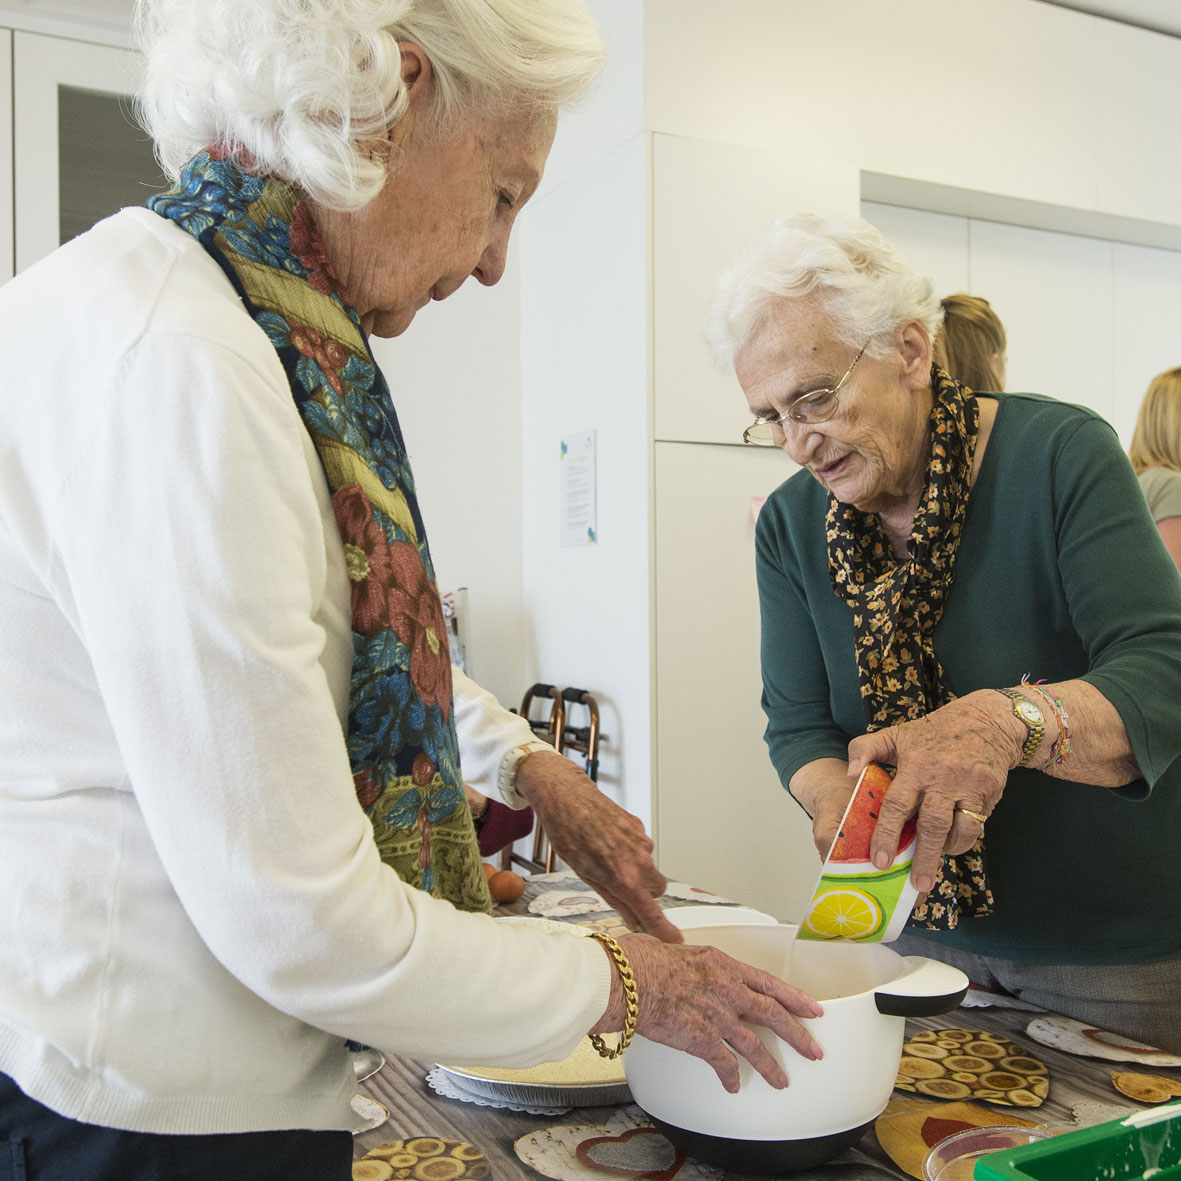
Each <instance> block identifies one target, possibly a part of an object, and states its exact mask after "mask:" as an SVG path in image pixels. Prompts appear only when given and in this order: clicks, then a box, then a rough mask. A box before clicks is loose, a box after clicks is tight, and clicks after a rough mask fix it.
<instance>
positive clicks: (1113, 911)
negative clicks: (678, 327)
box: [710, 214, 1181, 1052]
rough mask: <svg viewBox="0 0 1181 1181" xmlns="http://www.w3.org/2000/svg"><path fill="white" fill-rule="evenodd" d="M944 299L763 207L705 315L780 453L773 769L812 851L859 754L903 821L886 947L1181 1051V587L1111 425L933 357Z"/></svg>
mask: <svg viewBox="0 0 1181 1181" xmlns="http://www.w3.org/2000/svg"><path fill="white" fill-rule="evenodd" d="M939 319H940V309H939V303H938V301H937V300H936V299H935V297H934V296H933V294H932V289H931V284H930V282H929V281H928V280H927V279H925V278H922V277H920V276H919V275H917V274H916V273H915V272H914V271H913V270H912V269H911V268H910V267H909V266H908V265H907V264H906V262H905V261H904V260H903V259H902V258H901V257H900V256H899V255H898V253H897V252H896V251H895V250H894V249H893V248H892V247H891V246H890V245H889V244H888V243H886V242H885V241H884V240H883V239H882V237H881V235H880V234H879V233H878V232H877V230H875V229H874V228H873V227H872V226H870V225H869V224H867V223H865V222H862V221H859V220H845V219H840V218H833V219H828V220H826V219H822V218H819V217H817V216H814V215H810V214H800V215H797V216H794V217H791V218H787V219H784V220H781V221H777V222H776V223H774V224H773V225H772V226H771V228H770V229H769V230H768V231H767V232H766V233H765V234H764V235H763V236H762V237H761V238H760V239H759V240H757V241H756V242H755V243H753V244H752V245H751V246H750V247H749V248H748V249H747V251H746V252H745V253H744V254H743V255H742V256H740V257H739V259H738V260H737V261H736V262H735V263H734V264H733V266H732V267H731V269H730V270H729V271H728V272H727V273H726V275H725V276H724V277H723V279H722V281H721V285H720V289H719V292H718V295H717V297H716V301H715V305H714V307H713V311H712V318H711V322H710V339H711V344H712V345H713V347H714V350H715V353H716V355H717V357H718V359H719V360H720V361H721V362H722V363H723V364H732V365H733V368H734V371H735V372H736V374H737V377H738V380H739V382H740V384H741V386H742V389H743V391H744V393H745V394H746V399H747V402H748V403H749V406H750V409H751V410H752V411H753V412H754V414H755V421H754V423H753V424H752V425H751V426H750V427H748V428H747V430H746V432H745V434H744V439H745V441H746V442H748V443H767V444H770V445H774V446H777V447H779V448H781V449H782V450H783V452H784V453H785V454H786V455H787V457H788V458H789V459H790V460H792V461H793V462H794V463H795V464H798V465H799V467H800V468H801V469H802V470H800V471H798V472H797V473H796V474H794V475H792V476H791V477H790V478H789V479H788V480H787V481H786V482H785V483H783V484H782V485H781V486H780V487H779V488H778V489H777V490H776V491H775V492H774V493H772V495H771V496H770V497H769V498H768V500H767V502H766V504H765V506H764V507H763V509H762V511H761V512H760V515H759V519H758V527H757V533H756V553H757V569H758V582H759V594H760V600H761V612H762V666H763V686H764V693H763V706H764V709H765V711H766V715H767V719H768V725H767V730H766V739H767V743H768V746H769V748H770V754H771V760H772V762H773V763H774V765H775V768H776V770H777V771H778V773H779V776H780V778H781V780H782V782H783V785H784V786H785V787H786V788H787V789H788V790H789V791H790V792H791V793H792V795H793V796H794V797H795V798H796V799H797V800H798V801H799V802H800V803H801V804H802V805H803V806H804V808H805V809H806V810H807V811H808V812H809V814H810V815H811V817H812V822H813V835H814V838H815V843H816V847H817V849H818V850H820V852H821V854H822V855H823V854H824V853H826V852H827V850H828V848H829V846H830V844H831V842H832V840H833V838H834V837H835V835H836V833H837V828H838V825H839V823H840V820H841V817H842V814H843V811H844V808H845V806H846V804H847V802H848V800H849V798H850V795H851V791H852V787H853V784H854V782H855V781H856V778H857V776H858V774H859V772H860V771H861V770H862V768H864V766H865V765H866V764H867V763H869V762H878V763H884V764H888V765H892V766H894V767H895V768H896V776H895V778H894V781H893V785H892V786H891V788H890V790H889V792H888V794H887V795H886V798H885V802H884V804H883V806H882V809H881V815H880V818H879V820H878V822H877V825H876V829H875V833H874V837H873V843H872V848H871V852H872V855H873V858H874V861H875V863H876V864H877V865H879V866H880V867H882V868H884V867H885V866H886V865H887V864H888V863H889V861H890V860H891V859H892V854H893V852H894V851H895V850H896V849H897V846H898V838H899V835H900V832H901V830H902V827H903V824H904V822H906V821H907V820H908V818H909V817H911V816H912V815H917V829H918V842H917V848H916V852H915V855H914V862H913V868H912V880H913V881H914V883H915V885H916V886H917V887H918V889H919V890H920V891H921V892H922V893H923V895H924V897H923V898H922V899H921V900H920V903H919V905H918V906H917V907H916V909H915V912H914V915H913V916H912V921H911V927H910V929H909V933H908V934H907V935H906V936H904V938H903V939H902V940H900V941H899V944H898V947H899V949H900V950H913V951H921V952H923V953H926V954H932V955H935V956H936V957H937V958H941V959H945V960H948V961H950V962H951V963H953V964H955V965H956V966H959V967H961V968H963V969H964V970H965V971H966V972H967V974H968V976H969V978H970V979H973V980H975V981H977V982H978V983H980V984H982V985H985V986H987V987H990V988H993V989H1000V990H1008V991H1010V992H1012V993H1014V994H1016V995H1019V996H1022V997H1024V998H1026V999H1027V1000H1030V1001H1032V1002H1034V1003H1037V1004H1039V1005H1042V1006H1046V1007H1049V1008H1052V1009H1056V1010H1059V1011H1061V1012H1063V1013H1066V1014H1069V1015H1072V1016H1074V1017H1076V1018H1079V1019H1081V1020H1083V1021H1086V1022H1088V1023H1091V1024H1095V1025H1099V1026H1103V1027H1106V1028H1109V1029H1113V1030H1116V1031H1118V1032H1120V1033H1123V1034H1126V1035H1130V1036H1132V1037H1139V1038H1143V1039H1145V1040H1148V1041H1151V1042H1154V1043H1156V1044H1160V1045H1165V1046H1168V1047H1169V1048H1171V1049H1172V1050H1173V1051H1174V1052H1179V1051H1181V958H1179V957H1181V922H1178V915H1181V876H1178V874H1177V872H1176V850H1177V848H1178V846H1179V845H1181V727H1178V725H1177V720H1176V719H1177V715H1176V703H1177V701H1178V700H1181V589H1179V587H1178V582H1177V577H1176V571H1175V569H1173V567H1172V565H1171V563H1170V561H1169V557H1168V554H1167V553H1166V552H1165V550H1164V548H1163V547H1162V545H1161V543H1160V539H1159V537H1157V536H1156V533H1155V530H1154V529H1153V525H1152V521H1151V520H1150V519H1149V516H1148V514H1147V513H1146V512H1145V506H1144V498H1143V497H1142V496H1141V494H1140V490H1139V488H1138V487H1137V484H1136V478H1135V476H1134V474H1133V472H1132V470H1131V467H1130V466H1129V464H1128V462H1127V460H1126V457H1125V456H1124V455H1123V454H1122V452H1121V450H1120V446H1119V442H1118V440H1117V438H1116V435H1115V432H1114V431H1113V430H1112V429H1111V427H1110V426H1109V425H1108V424H1107V423H1106V422H1104V421H1103V420H1102V419H1101V418H1100V417H1099V416H1098V415H1096V414H1094V413H1092V412H1091V411H1089V410H1086V409H1083V408H1082V407H1079V406H1072V405H1068V404H1066V403H1063V402H1058V401H1055V400H1053V399H1051V398H1047V397H1042V396H1039V395H1036V394H1015V393H1009V394H998V393H990V394H987V395H977V394H974V393H973V391H972V390H970V389H968V388H967V387H965V386H963V385H961V384H959V383H958V382H956V381H953V380H952V379H951V378H950V377H949V376H948V375H947V373H946V372H944V371H943V370H941V369H939V368H938V367H936V366H933V365H932V361H931V353H932V339H933V338H934V337H935V335H936V332H937V330H938V325H939Z"/></svg>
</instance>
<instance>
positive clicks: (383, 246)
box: [0, 0, 820, 1181]
mask: <svg viewBox="0 0 1181 1181" xmlns="http://www.w3.org/2000/svg"><path fill="white" fill-rule="evenodd" d="M137 30H138V39H139V42H140V45H141V47H142V49H143V52H144V55H145V64H146V82H145V86H144V91H143V94H142V96H141V109H142V113H143V116H144V118H145V120H146V123H147V125H148V126H149V127H150V129H151V132H152V135H153V138H154V139H155V142H156V145H157V151H158V155H159V157H160V159H161V162H162V163H163V165H164V166H165V168H166V171H167V172H168V174H169V175H170V176H171V177H173V178H174V180H175V184H174V187H173V188H172V189H171V190H169V191H168V192H166V193H163V194H161V195H158V196H155V197H153V198H152V199H151V200H150V202H149V207H148V208H141V209H126V210H123V211H122V212H120V213H118V214H116V215H115V216H114V217H112V218H109V219H107V220H105V221H103V222H101V223H99V224H98V225H97V226H95V227H94V228H93V229H91V230H90V231H89V232H87V233H85V234H83V235H81V236H80V237H77V238H75V239H74V240H73V241H71V242H70V243H69V244H67V245H66V246H63V247H62V248H61V249H59V250H58V251H56V252H55V253H54V254H52V255H50V256H49V257H48V258H46V259H44V260H43V261H42V262H40V263H38V264H37V265H36V266H34V267H32V268H30V269H29V270H27V271H26V272H24V273H23V274H21V275H19V276H18V277H17V278H15V279H14V280H12V281H11V282H10V283H8V284H6V285H5V286H4V287H3V288H2V289H0V347H2V349H3V355H4V358H5V367H4V380H3V383H2V384H0V456H2V459H3V461H2V463H0V618H3V620H4V627H3V629H0V898H2V899H3V906H0V1159H2V1160H3V1161H4V1162H5V1164H6V1165H8V1167H9V1171H10V1172H11V1171H12V1170H15V1172H11V1175H14V1176H24V1175H25V1173H26V1171H27V1172H28V1175H29V1176H30V1177H48V1176H51V1175H52V1176H54V1177H77V1178H86V1179H87V1181H148V1179H149V1178H150V1179H156V1178H159V1177H165V1176H167V1177H200V1178H209V1177H220V1176H225V1177H234V1178H247V1177H248V1178H250V1179H251V1181H278V1179H279V1178H282V1179H283V1181H346V1179H347V1178H348V1177H349V1176H350V1169H351V1159H352V1139H351V1136H350V1129H351V1128H352V1127H353V1124H354V1117H353V1114H352V1111H351V1109H350V1102H349V1101H350V1099H351V1098H352V1095H353V1092H354V1075H353V1070H352V1064H351V1057H350V1053H349V1050H348V1048H347V1047H348V1042H349V1040H350V1039H355V1040H357V1041H362V1042H365V1043H367V1044H368V1045H370V1046H374V1047H377V1048H379V1049H385V1050H391V1051H396V1052H401V1053H406V1054H411V1055H414V1056H416V1057H421V1058H429V1059H431V1060H434V1061H451V1062H479V1063H489V1064H500V1065H506V1066H521V1065H526V1064H529V1063H534V1062H539V1061H552V1060H555V1059H560V1058H562V1057H564V1056H565V1055H567V1054H569V1053H570V1052H571V1051H572V1050H573V1049H574V1047H575V1046H576V1045H577V1044H578V1043H579V1041H580V1040H581V1039H582V1038H583V1037H584V1036H585V1035H586V1034H587V1032H588V1031H591V1032H592V1033H593V1034H594V1035H595V1036H596V1037H597V1036H598V1034H599V1032H600V1031H609V1030H622V1031H623V1034H624V1040H625V1041H626V1040H627V1038H629V1037H630V1035H631V1034H632V1033H634V1032H640V1033H642V1034H644V1035H645V1036H647V1037H649V1038H653V1039H655V1040H657V1041H664V1042H666V1043H668V1044H670V1045H674V1046H677V1047H680V1048H682V1049H685V1050H687V1051H689V1052H691V1053H694V1054H697V1055H699V1056H700V1057H702V1058H704V1059H705V1060H706V1061H707V1062H709V1063H710V1064H711V1065H712V1066H713V1067H714V1069H715V1070H716V1071H717V1072H718V1074H719V1076H720V1077H721V1079H722V1080H723V1082H724V1084H725V1085H726V1086H727V1087H728V1088H729V1089H730V1090H736V1089H737V1087H738V1082H739V1057H742V1058H745V1059H748V1060H749V1062H750V1063H751V1064H752V1066H753V1068H754V1069H756V1070H757V1071H758V1072H759V1073H760V1074H762V1075H763V1076H764V1077H765V1078H766V1079H767V1080H768V1081H769V1082H770V1083H771V1084H772V1085H773V1086H776V1087H781V1086H784V1085H786V1084H787V1077H786V1074H785V1073H784V1071H783V1070H782V1068H781V1067H780V1066H779V1065H778V1064H776V1062H775V1061H774V1060H773V1059H772V1058H771V1056H770V1055H769V1054H768V1053H767V1051H766V1050H765V1049H764V1047H763V1045H762V1043H761V1041H760V1040H759V1038H758V1037H757V1035H756V1034H755V1033H754V1032H753V1031H752V1030H751V1029H750V1028H749V1027H748V1026H747V1025H746V1024H744V1022H745V1021H752V1022H755V1023H757V1024H761V1025H766V1026H769V1027H770V1028H772V1029H774V1030H775V1031H776V1032H777V1033H779V1034H780V1035H781V1036H783V1037H784V1038H786V1039H787V1040H788V1041H789V1042H791V1044H792V1045H793V1046H795V1047H796V1048H797V1049H798V1050H799V1051H800V1052H801V1053H802V1054H804V1055H806V1056H809V1057H819V1055H820V1051H819V1048H818V1047H817V1046H816V1043H815V1041H814V1039H813V1038H812V1037H811V1035H810V1034H809V1033H808V1032H807V1030H806V1028H805V1027H804V1026H803V1025H802V1024H801V1023H800V1021H799V1020H798V1019H799V1018H801V1017H808V1016H815V1015H817V1014H818V1013H819V1011H820V1009H819V1006H817V1005H816V1004H815V1003H814V1002H812V1001H811V1000H810V999H809V998H807V997H806V996H804V994H803V993H801V992H800V991H799V990H798V989H795V988H792V987H790V986H789V985H787V984H785V983H784V982H783V981H781V980H778V979H776V978H775V977H772V976H770V975H769V974H767V973H764V972H759V971H756V970H755V969H753V968H750V967H748V966H747V965H745V964H742V963H739V962H738V961H736V960H733V959H730V958H729V957H727V956H724V955H722V954H721V953H720V952H718V951H716V950H715V949H710V948H704V947H688V946H685V945H683V944H677V943H671V942H670V943H665V942H662V941H661V940H660V939H657V938H653V937H652V936H650V935H645V934H630V935H626V936H623V937H621V938H619V939H618V940H612V939H610V938H609V937H602V936H600V935H597V934H596V935H594V936H591V937H590V938H586V937H583V935H582V933H580V932H576V931H574V930H571V931H570V932H569V933H564V932H558V933H556V934H555V933H550V932H549V931H547V930H540V929H537V928H536V927H534V926H532V925H530V924H523V925H515V926H506V925H504V924H498V923H496V922H494V921H493V920H492V918H491V917H490V916H489V915H488V914H487V913H485V912H487V911H488V910H489V909H490V899H489V896H488V890H487V885H486V882H485V878H484V873H483V871H482V869H481V865H480V858H479V854H478V851H477V847H476V840H475V834H474V831H473V826H472V818H471V813H470V811H469V809H468V807H467V805H466V803H465V800H464V791H463V781H464V778H465V777H466V778H468V779H469V781H470V782H472V784H473V786H474V787H475V788H476V789H477V790H479V791H481V792H483V793H485V794H489V793H495V794H496V795H497V796H498V797H499V798H501V799H503V800H505V801H506V802H515V803H516V804H517V805H518V806H520V805H521V804H525V803H528V804H530V805H531V806H533V807H534V808H535V809H536V810H537V812H538V814H539V815H540V816H541V817H542V818H543V819H544V823H545V825H546V829H547V832H548V833H549V834H550V836H551V839H552V840H553V841H554V842H555V844H556V845H557V846H558V848H559V850H560V852H561V855H562V856H563V858H564V859H566V860H568V861H569V862H570V863H571V864H572V865H573V866H574V867H575V868H577V869H578V870H579V872H580V873H582V874H584V876H586V877H587V878H588V880H590V881H592V882H594V881H595V879H596V878H598V879H600V880H601V881H603V882H606V885H607V892H608V897H609V898H611V899H612V900H613V901H616V902H617V904H618V905H619V909H620V911H621V913H622V914H623V915H624V917H625V918H626V919H627V920H628V921H629V923H631V924H632V925H635V924H636V923H637V922H643V923H644V924H645V925H647V926H649V929H650V930H656V931H657V932H658V933H663V934H666V935H667V936H668V937H669V938H675V932H672V931H671V928H670V929H669V930H664V927H667V926H668V925H667V923H665V922H664V920H663V919H662V917H661V915H660V912H659V907H658V906H657V904H656V903H655V901H654V899H653V897H652V895H653V894H658V893H659V892H660V891H661V889H662V888H663V884H664V879H663V878H662V877H661V875H660V874H659V872H658V871H657V870H656V868H655V866H654V865H653V864H652V861H651V856H650V854H651V849H652V845H651V842H650V840H649V838H648V837H647V836H646V835H645V834H644V832H643V828H642V826H641V825H640V823H639V821H638V820H636V819H635V818H634V817H631V816H629V815H628V814H627V813H625V812H623V811H622V810H621V809H619V808H617V807H615V805H613V804H611V803H610V801H606V800H605V798H604V797H603V796H602V795H601V794H600V793H598V792H597V791H596V790H595V788H594V785H593V784H591V783H590V781H589V780H588V779H587V778H586V776H585V775H583V774H581V773H580V772H579V771H578V770H577V768H576V767H574V765H573V764H572V763H570V762H569V760H566V759H563V758H561V756H560V755H558V754H557V753H556V752H553V751H552V750H550V751H548V752H547V751H545V750H541V749H538V748H536V747H534V746H532V745H531V744H530V743H529V742H528V740H525V739H524V735H523V732H522V730H521V729H520V727H522V726H524V725H525V723H524V722H523V720H521V719H516V720H515V722H512V721H510V719H511V715H508V714H507V713H506V711H503V710H501V709H500V708H499V706H497V705H496V703H495V702H494V701H493V700H492V699H491V698H490V697H489V695H487V694H485V693H483V691H482V690H480V689H479V688H478V686H475V685H474V684H472V683H471V682H470V681H467V680H466V678H463V677H462V676H458V677H456V678H455V684H454V686H453V680H452V674H451V669H450V662H449V659H448V657H449V653H448V645H447V642H446V638H445V623H444V620H443V614H442V606H441V602H440V598H439V592H438V589H437V586H436V583H435V578H434V572H433V568H432V565H431V559H430V551H429V547H428V545H427V538H426V532H425V527H424V523H423V519H422V515H421V513H420V512H419V507H418V504H417V500H416V497H415V492H414V480H413V475H412V473H411V470H410V466H409V463H408V460H407V452H406V448H405V446H404V444H403V440H402V437H401V432H400V429H399V426H398V421H397V416H396V413H395V411H394V407H393V405H392V404H391V401H390V398H389V392H388V387H387V385H386V383H385V380H384V378H383V376H382V374H381V372H380V370H379V369H378V367H377V365H376V363H375V361H374V358H373V355H372V353H371V351H370V348H369V338H370V336H371V335H372V334H376V335H379V336H397V335H399V334H400V333H402V332H404V331H406V330H407V328H409V326H410V324H411V322H412V321H413V320H414V318H415V315H416V313H417V312H418V310H419V309H420V308H422V307H423V306H425V305H426V304H427V303H428V302H430V301H431V300H439V299H445V298H446V297H448V296H449V295H451V294H452V293H453V292H454V291H455V290H457V289H458V288H459V287H460V286H461V285H462V284H463V283H464V282H465V281H466V280H467V279H468V278H475V279H476V280H477V282H479V283H481V284H483V285H485V286H490V285H492V284H494V283H496V282H497V281H498V280H499V279H500V277H501V274H502V272H503V270H504V267H505V260H506V254H507V249H508V242H509V235H510V232H511V230H512V227H513V223H514V221H515V219H516V217H517V215H518V213H519V212H520V210H521V208H522V206H523V205H524V204H525V203H526V202H527V201H528V199H529V197H530V195H531V194H532V193H533V192H534V191H535V190H536V188H537V185H538V183H539V181H540V179H541V174H542V169H543V166H544V164H545V161H546V157H547V155H548V153H549V149H550V145H551V142H552V140H553V137H554V133H555V128H556V124H557V116H558V111H559V110H560V109H561V108H562V107H564V106H566V105H568V104H569V103H570V102H572V101H574V100H576V99H577V98H578V97H579V96H580V95H581V94H583V93H585V92H586V90H587V88H588V87H589V86H590V85H591V83H592V82H593V80H594V78H595V77H596V75H597V74H598V72H599V70H600V68H601V65H602V60H603V47H602V42H601V40H600V39H599V36H598V33H597V31H596V29H595V27H594V24H593V22H592V21H591V20H590V18H589V16H588V14H587V13H586V11H585V9H584V7H583V6H582V4H581V3H580V0H302V2H301V3H298V4H293V3H290V2H289V0H250V3H241V2H238V0H234V2H230V0H224V2H219V3H210V2H209V0H141V3H140V4H139V5H138V8H137ZM457 343H458V342H457ZM442 412H443V410H442V407H441V406H440V413H441V414H442ZM490 462H491V463H492V464H495V462H497V460H496V457H491V458H490ZM472 478H473V481H474V480H476V479H483V478H489V477H487V476H485V475H481V476H480V477H472ZM474 487H475V484H474V483H473V489H474ZM514 727H515V728H514ZM457 731H458V737H457ZM461 749H462V772H461V766H460V751H461ZM469 912H474V913H469ZM662 923H664V927H662V925H661V924H662ZM599 1044H600V1046H601V1047H602V1048H601V1050H600V1052H604V1053H606V1054H608V1055H611V1054H612V1053H614V1051H613V1050H612V1049H610V1048H609V1047H607V1046H606V1045H605V1044H603V1043H601V1042H600V1043H599ZM0 1171H4V1170H3V1169H0Z"/></svg>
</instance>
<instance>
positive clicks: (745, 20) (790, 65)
mask: <svg viewBox="0 0 1181 1181" xmlns="http://www.w3.org/2000/svg"><path fill="white" fill-rule="evenodd" d="M646 12H647V27H646V38H647V42H648V53H647V55H646V61H647V67H648V72H647V79H646V85H647V90H646V93H647V125H648V127H649V128H650V129H651V130H653V131H665V132H668V133H670V134H675V135H688V136H694V137H697V138H701V139H708V140H717V141H719V142H724V143H743V144H749V145H751V146H755V147H769V148H774V149H775V150H776V151H790V152H797V153H800V154H802V155H808V156H821V157H829V158H833V159H838V160H851V161H853V162H854V163H856V164H857V166H858V167H859V168H861V169H864V170H868V171H874V172H882V173H888V174H891V175H895V176H906V177H912V178H914V179H917V180H922V181H927V182H932V183H938V184H944V185H951V186H958V187H960V188H963V189H974V190H979V191H982V192H985V193H1004V194H1008V195H1010V196H1013V197H1020V198H1024V199H1027V200H1034V201H1042V202H1048V203H1051V204H1056V205H1064V206H1072V207H1078V208H1081V209H1095V210H1101V211H1105V212H1108V213H1113V214H1119V215H1121V216H1127V217H1135V218H1144V219H1148V220H1151V221H1160V222H1165V223H1172V224H1176V223H1177V222H1178V219H1179V218H1181V155H1179V154H1178V153H1177V152H1176V151H1175V150H1174V145H1175V144H1176V142H1177V121H1178V117H1179V116H1178V112H1179V111H1181V40H1178V39H1177V38H1175V37H1169V36H1165V35H1164V34H1159V33H1150V32H1146V31H1144V30H1141V29H1133V28H1130V27H1127V26H1124V25H1120V24H1116V23H1115V22H1112V21H1108V20H1104V19H1102V18H1099V17H1093V16H1089V15H1086V14H1084V13H1079V12H1074V11H1070V10H1067V9H1062V8H1055V7H1053V6H1051V5H1048V4H1041V3H1038V2H1037V0H906V2H905V3H904V4H897V3H892V4H883V3H881V2H880V0H825V3H823V4H818V3H815V0H731V2H730V3H728V4H727V5H726V6H725V19H724V20H719V19H718V12H719V10H718V6H717V5H716V3H714V2H713V0H647V4H646Z"/></svg>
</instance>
